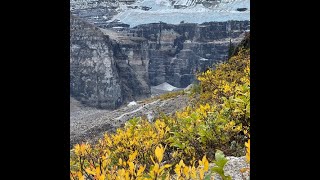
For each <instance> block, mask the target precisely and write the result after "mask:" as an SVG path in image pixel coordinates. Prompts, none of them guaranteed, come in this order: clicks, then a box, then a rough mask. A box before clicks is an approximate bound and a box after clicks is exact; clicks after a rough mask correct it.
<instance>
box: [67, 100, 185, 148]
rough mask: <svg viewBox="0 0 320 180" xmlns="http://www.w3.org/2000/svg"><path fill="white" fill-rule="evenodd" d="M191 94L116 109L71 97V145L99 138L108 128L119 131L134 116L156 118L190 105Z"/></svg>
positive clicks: (111, 130)
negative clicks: (98, 107)
mask: <svg viewBox="0 0 320 180" xmlns="http://www.w3.org/2000/svg"><path fill="white" fill-rule="evenodd" d="M187 104H188V96H187V95H180V96H178V97H175V98H172V99H167V100H156V101H153V102H151V103H148V104H142V103H141V102H140V103H139V102H137V105H134V106H130V107H127V106H123V107H120V108H119V109H116V110H113V111H111V110H101V109H96V108H90V107H85V106H83V105H81V103H79V102H78V101H77V100H75V99H73V98H71V97H70V148H72V146H73V145H74V144H76V143H80V142H85V141H89V142H95V141H96V140H97V139H99V138H100V137H102V136H103V134H104V132H106V131H107V132H115V130H116V129H117V128H118V127H121V126H123V125H124V123H125V122H126V121H127V120H129V119H131V118H133V117H141V116H146V117H147V118H148V119H149V121H152V120H153V119H154V118H155V117H157V115H159V112H160V111H162V112H164V113H166V114H170V113H173V112H175V111H176V110H178V109H181V108H183V107H186V106H187Z"/></svg>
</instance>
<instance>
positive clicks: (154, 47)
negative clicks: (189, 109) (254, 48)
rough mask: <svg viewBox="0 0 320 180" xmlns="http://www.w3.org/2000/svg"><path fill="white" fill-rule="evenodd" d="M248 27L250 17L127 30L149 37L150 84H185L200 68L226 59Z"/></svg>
mask: <svg viewBox="0 0 320 180" xmlns="http://www.w3.org/2000/svg"><path fill="white" fill-rule="evenodd" d="M249 29H250V22H249V21H227V22H210V23H203V24H194V23H183V24H179V25H172V24H165V23H152V24H145V25H140V26H137V27H135V28H131V29H129V30H128V31H129V32H130V33H131V34H133V35H135V36H139V37H144V38H146V39H148V42H149V51H148V52H149V59H150V60H149V61H150V63H149V68H148V69H149V72H148V73H149V78H150V83H151V85H153V86H156V85H158V84H161V83H164V82H168V83H169V84H171V85H173V86H175V87H178V88H184V87H187V86H188V85H189V84H191V83H192V82H193V81H194V80H195V74H196V73H197V72H201V71H204V70H205V69H206V68H208V67H209V66H212V65H213V64H215V63H218V62H222V61H225V60H226V59H227V58H228V52H229V48H230V43H233V45H236V44H237V43H239V42H240V41H241V39H242V38H243V37H244V33H245V32H246V31H248V30H249Z"/></svg>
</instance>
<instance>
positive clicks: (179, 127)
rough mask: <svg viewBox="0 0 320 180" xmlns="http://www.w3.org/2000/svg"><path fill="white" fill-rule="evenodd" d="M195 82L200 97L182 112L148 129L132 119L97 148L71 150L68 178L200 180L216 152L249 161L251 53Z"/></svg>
mask: <svg viewBox="0 0 320 180" xmlns="http://www.w3.org/2000/svg"><path fill="white" fill-rule="evenodd" d="M198 80H199V82H200V83H199V87H200V88H199V89H200V91H199V94H198V95H195V94H193V95H194V96H193V97H192V98H193V100H194V101H192V102H194V103H192V104H191V105H190V106H188V107H186V108H184V109H183V110H181V111H177V112H176V113H175V114H173V115H170V116H167V115H162V116H160V117H158V119H156V120H155V122H152V123H150V122H148V121H147V120H146V119H143V118H133V119H131V120H129V121H128V122H127V123H126V125H125V126H124V127H123V128H119V129H117V131H116V132H115V133H106V134H105V135H104V138H102V139H100V140H99V142H98V143H97V144H94V145H90V144H87V143H82V144H77V145H75V146H74V148H73V149H72V150H71V158H70V178H71V179H94V180H104V179H124V180H127V179H128V180H129V179H204V178H205V174H206V173H207V172H209V171H210V170H209V169H208V164H209V162H212V161H213V160H214V157H215V150H217V149H220V150H222V151H223V152H224V153H225V154H227V155H234V156H243V155H245V154H246V157H247V159H248V160H250V140H249V141H248V139H249V134H250V51H249V50H240V52H239V53H238V54H237V55H236V56H233V57H231V58H230V59H229V60H228V61H227V62H225V63H222V64H219V65H217V67H216V68H215V69H214V70H207V71H206V72H203V73H201V74H199V75H198ZM177 93H178V92H177ZM178 94H179V93H178ZM171 95H172V94H170V96H163V97H166V98H167V97H171ZM221 176H222V175H221Z"/></svg>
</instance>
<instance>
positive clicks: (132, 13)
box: [110, 0, 250, 27]
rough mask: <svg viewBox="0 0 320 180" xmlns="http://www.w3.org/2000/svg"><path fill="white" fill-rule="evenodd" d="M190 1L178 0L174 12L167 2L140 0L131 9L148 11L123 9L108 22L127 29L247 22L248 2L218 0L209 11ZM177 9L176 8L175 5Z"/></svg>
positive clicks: (248, 14)
mask: <svg viewBox="0 0 320 180" xmlns="http://www.w3.org/2000/svg"><path fill="white" fill-rule="evenodd" d="M190 2H191V1H190V0H183V1H182V0H180V1H178V2H176V3H178V4H179V5H185V6H187V7H184V8H180V9H179V8H175V7H174V6H173V5H171V2H170V1H169V0H141V1H137V2H135V3H134V4H132V6H139V7H142V6H145V7H149V8H151V9H149V10H143V9H140V8H139V9H127V8H123V9H122V10H121V12H120V13H119V14H117V15H116V16H114V17H113V18H112V19H111V20H110V22H111V21H114V20H116V19H118V20H120V21H121V22H123V23H126V24H129V25H130V26H131V27H133V26H137V25H140V24H148V23H158V22H160V21H162V22H165V23H169V24H179V23H180V22H181V21H184V22H185V23H203V22H211V21H218V22H223V21H229V20H239V21H245V20H250V0H221V2H220V3H219V4H217V5H215V6H214V7H212V8H207V7H204V6H203V5H202V4H195V5H190ZM176 5H177V4H176ZM238 8H246V10H245V11H238V10H237V9H238Z"/></svg>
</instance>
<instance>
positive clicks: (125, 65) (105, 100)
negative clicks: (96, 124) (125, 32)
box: [70, 15, 150, 109]
mask: <svg viewBox="0 0 320 180" xmlns="http://www.w3.org/2000/svg"><path fill="white" fill-rule="evenodd" d="M70 29H71V30H70V33H71V34H70V46H71V48H70V66H71V69H70V91H71V96H73V97H75V98H76V99H78V100H80V101H81V102H83V103H85V104H87V105H89V106H95V107H99V108H109V109H114V108H117V107H119V106H120V105H121V104H123V103H124V102H126V101H129V100H136V99H140V98H142V97H146V96H148V95H150V86H149V77H148V74H147V72H148V71H147V65H148V60H147V55H146V50H145V48H144V47H146V45H145V42H144V39H143V38H139V39H134V40H131V39H132V38H131V39H130V38H129V39H128V38H125V40H124V41H121V37H119V36H116V37H114V35H113V34H111V33H109V32H106V31H103V30H101V29H100V28H97V27H95V26H93V25H91V24H89V23H86V22H84V21H82V20H81V19H79V18H77V17H74V16H72V15H71V19H70Z"/></svg>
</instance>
